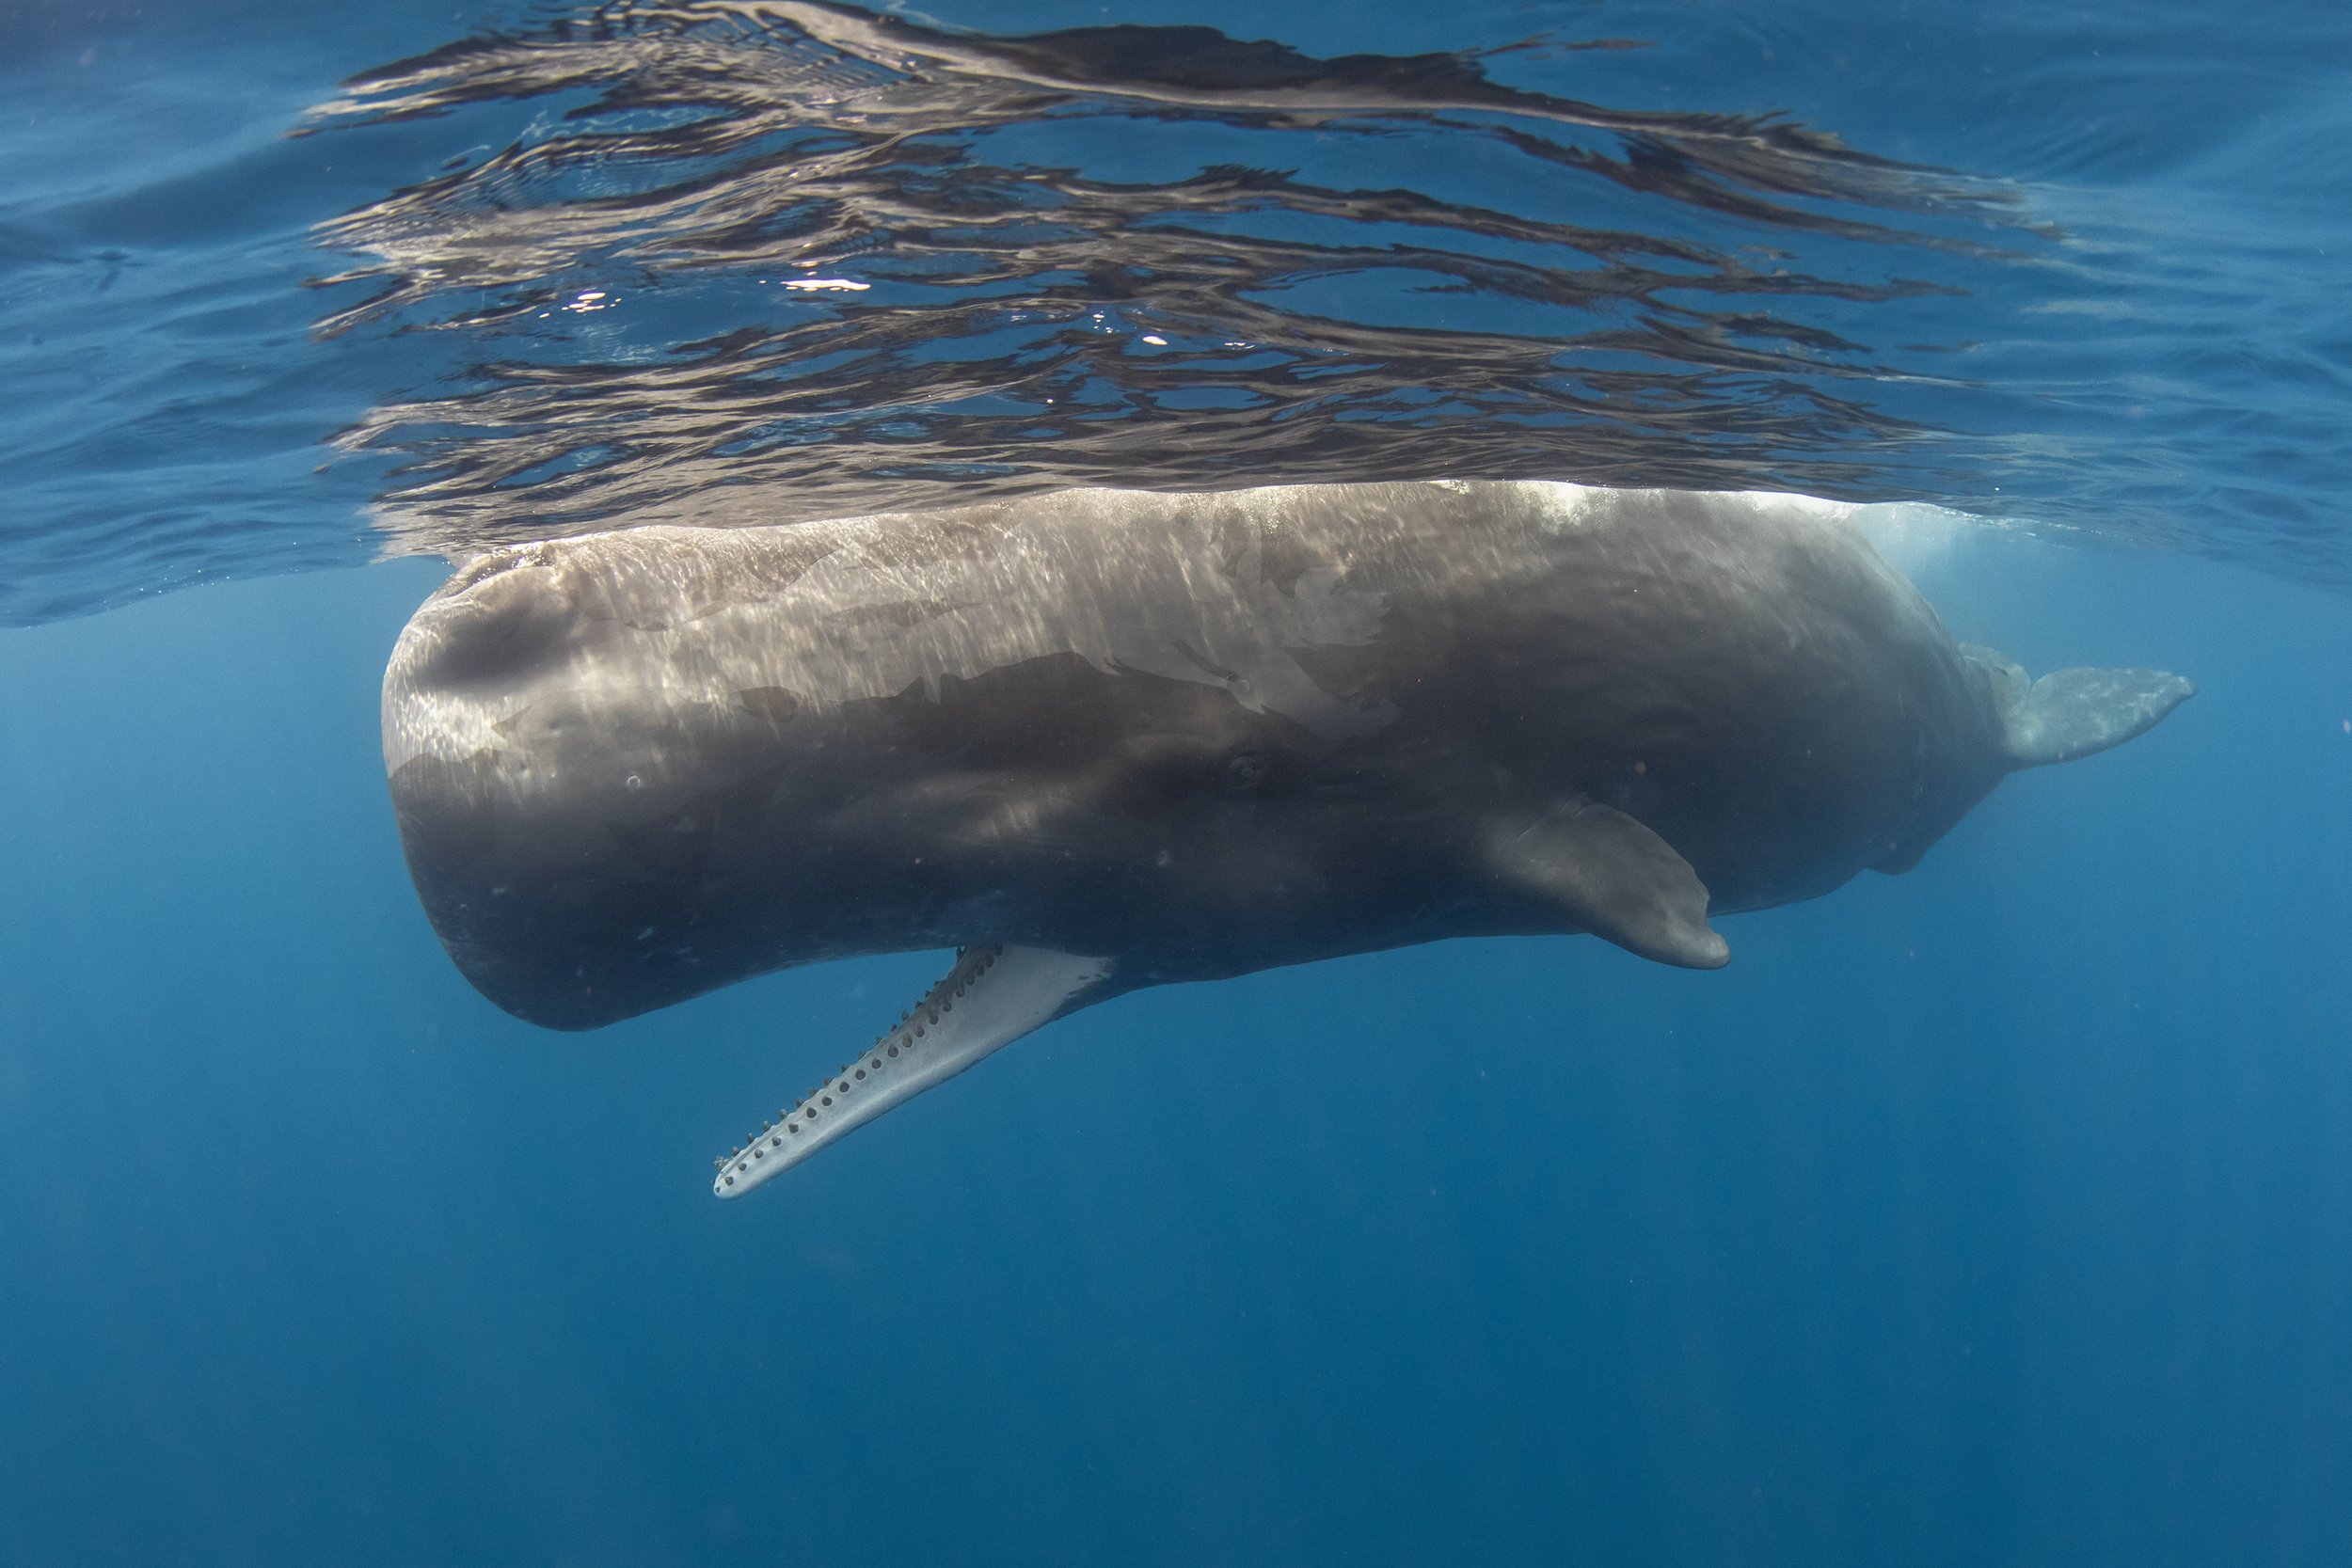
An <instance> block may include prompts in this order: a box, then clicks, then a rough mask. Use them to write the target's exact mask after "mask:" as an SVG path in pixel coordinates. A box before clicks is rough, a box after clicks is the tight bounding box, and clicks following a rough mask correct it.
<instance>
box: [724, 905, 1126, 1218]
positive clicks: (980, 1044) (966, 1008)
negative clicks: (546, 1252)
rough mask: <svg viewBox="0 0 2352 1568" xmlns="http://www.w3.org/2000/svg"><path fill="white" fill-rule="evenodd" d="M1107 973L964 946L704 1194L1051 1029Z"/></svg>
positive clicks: (1066, 960)
mask: <svg viewBox="0 0 2352 1568" xmlns="http://www.w3.org/2000/svg"><path fill="white" fill-rule="evenodd" d="M1110 972H1111V962H1110V960H1109V959H1107V958H1082V957H1080V956H1079V955H1077V954H1074V953H1057V952H1053V951H1050V950H1048V949H1046V948H1041V947H971V948H966V949H965V950H964V951H963V952H962V953H961V954H960V955H959V956H958V957H957V958H956V963H955V967H954V968H953V969H950V970H949V971H948V972H947V974H946V977H945V978H943V979H942V980H941V981H940V982H939V983H938V984H937V985H935V986H933V987H932V988H931V989H930V991H929V992H927V993H926V994H925V995H924V997H923V1000H922V1001H921V1002H920V1003H918V1004H916V1006H915V1007H914V1011H913V1012H910V1013H908V1014H907V1016H906V1017H905V1018H903V1019H901V1020H899V1021H898V1026H897V1027H896V1028H894V1029H892V1030H890V1031H889V1032H888V1033H887V1034H885V1035H883V1036H882V1037H881V1038H880V1039H878V1040H876V1041H875V1042H874V1043H873V1045H872V1046H871V1047H870V1048H869V1049H868V1050H867V1051H866V1053H864V1054H863V1055H861V1056H859V1057H858V1058H857V1060H855V1061H853V1062H849V1063H846V1064H844V1065H843V1066H842V1068H841V1069H840V1070H838V1071H836V1072H835V1073H834V1075H833V1076H832V1077H831V1078H830V1079H828V1080H827V1081H826V1082H824V1083H822V1084H819V1085H818V1086H817V1087H816V1089H815V1090H814V1091H812V1092H811V1093H810V1094H809V1095H808V1096H807V1097H806V1098H805V1099H803V1100H802V1101H800V1102H799V1103H798V1104H796V1105H794V1106H793V1107H792V1108H791V1109H790V1110H788V1111H785V1112H782V1113H780V1116H781V1119H780V1120H778V1121H777V1122H775V1123H774V1124H773V1125H769V1126H763V1127H762V1128H761V1129H760V1132H759V1134H758V1135H757V1136H756V1137H755V1138H754V1139H753V1140H752V1141H751V1143H750V1144H748V1145H746V1146H745V1147H744V1148H739V1149H735V1150H733V1151H731V1152H730V1153H729V1154H728V1155H727V1156H726V1157H725V1158H724V1159H723V1160H721V1161H719V1162H718V1165H719V1174H718V1177H717V1179H716V1180H714V1181H713V1182H712V1183H711V1188H710V1190H711V1191H712V1192H713V1193H716V1194H717V1195H718V1196H721V1197H740V1196H743V1195H744V1194H745V1193H748V1192H750V1191H751V1190H752V1189H753V1188H754V1187H756V1186H758V1185H759V1184H760V1183H761V1182H763V1181H767V1180H772V1179H773V1178H774V1177H775V1176H776V1175H777V1174H778V1173H779V1172H782V1171H785V1170H788V1169H789V1168H791V1167H792V1166H794V1165H797V1164H800V1163H801V1162H802V1161H803V1160H805V1159H807V1158H808V1157H809V1156H810V1155H812V1154H814V1153H816V1152H817V1151H818V1149H820V1148H824V1147H825V1146H826V1145H827V1144H830V1143H832V1142H834V1140H835V1139H837V1138H840V1137H842V1136H844V1135H845V1134H847V1133H848V1132H850V1131H852V1130H853V1129H855V1128H859V1127H863V1126H865V1125H866V1123H867V1122H869V1121H871V1120H873V1119H874V1118H875V1117H878V1116H881V1115H882V1113H883V1112H884V1111H887V1110H889V1109H890V1108H891V1107H892V1106H894V1105H897V1104H898V1103H900V1102H901V1101H907V1100H912V1099H913V1098H914V1096H916V1095H918V1094H921V1093H922V1092H923V1091H924V1090H925V1089H928V1088H930V1087H931V1085H934V1084H940V1083H944V1082H946V1080H947V1079H950V1078H953V1077H954V1076H955V1075H956V1074H957V1073H959V1072H961V1071H962V1070H963V1069H965V1068H968V1067H970V1066H971V1065H972V1064H973V1063H975V1062H977V1061H978V1060H979V1059H980V1058H981V1057H983V1056H986V1055H988V1054H989V1053H991V1052H993V1051H998V1050H1001V1049H1002V1048H1004V1047H1005V1046H1008V1045H1010V1044H1011V1043H1012V1042H1013V1041H1015V1040H1017V1039H1019V1038H1020V1037H1022V1036H1024V1035H1025V1034H1027V1033H1029V1032H1030V1031H1031V1030H1033V1029H1035V1028H1037V1027H1038V1026H1039V1025H1040V1024H1042V1023H1045V1022H1049V1021H1050V1020H1052V1019H1053V1018H1054V1017H1055V1016H1056V1015H1057V1014H1059V1013H1060V1012H1062V1011H1063V1010H1064V1009H1065V1008H1066V1007H1067V1006H1068V1005H1069V1003H1070V1002H1071V1000H1072V999H1073V998H1074V997H1076V996H1078V995H1079V994H1080V993H1081V992H1084V991H1087V990H1091V989H1093V988H1094V987H1096V986H1098V985H1100V984H1101V983H1102V981H1103V980H1104V978H1105V977H1107V976H1108V975H1109V974H1110Z"/></svg>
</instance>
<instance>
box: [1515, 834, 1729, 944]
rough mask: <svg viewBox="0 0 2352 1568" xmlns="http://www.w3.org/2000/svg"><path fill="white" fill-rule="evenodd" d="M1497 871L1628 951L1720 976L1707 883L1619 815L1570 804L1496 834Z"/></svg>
mask: <svg viewBox="0 0 2352 1568" xmlns="http://www.w3.org/2000/svg"><path fill="white" fill-rule="evenodd" d="M1491 851H1492V854H1493V859H1494V863H1495V868H1496V869H1497V870H1498V871H1499V872H1501V873H1502V875H1503V876H1504V877H1505V878H1506V879H1509V880H1511V881H1515V882H1517V883H1518V885H1519V886H1520V887H1522V888H1524V889H1526V890H1528V891H1530V892H1533V893H1537V894H1540V895H1543V896H1545V897H1547V898H1549V899H1550V900H1551V901H1552V902H1553V903H1555V904H1557V905H1559V906H1560V907H1561V908H1562V909H1563V910H1564V911H1565V912H1566V913H1567V915H1568V916H1569V918H1571V919H1572V920H1574V921H1575V922H1576V924H1577V925H1579V926H1581V927H1583V928H1584V929H1586V930H1587V931H1590V932H1592V933H1593V935H1595V936H1597V937H1600V938H1602V939H1604V940H1605V941H1609V942H1615V943H1616V944H1617V945H1618V946H1620V947H1622V948H1624V949H1626V951H1628V952H1629V953H1638V954H1640V955H1641V956H1642V957H1643V958H1651V959H1655V960H1656V961H1657V962H1659V963H1665V964H1678V965H1680V966H1681V967H1683V968H1685V969H1721V968H1722V967H1723V966H1724V965H1725V964H1727V963H1729V962H1730V961H1731V948H1730V946H1729V944H1727V943H1726V942H1724V939H1723V938H1722V937H1719V936H1717V935H1716V934H1715V933H1714V931H1712V930H1711V929H1709V928H1708V924H1707V886H1706V884H1705V883H1703V882H1701V881H1700V880H1699V878H1698V873H1697V872H1695V871H1693V870H1692V869H1691V863H1690V862H1688V861H1686V860H1684V859H1683V858H1682V857H1681V856H1680V855H1678V854H1677V853H1675V850H1674V847H1673V846H1672V845H1670V844H1668V843H1667V842H1666V841H1665V840H1664V839H1662V838H1660V837H1659V836H1658V835H1657V834H1656V833H1654V832H1650V831H1649V829H1647V828H1645V827H1644V826H1642V824H1641V823H1639V822H1637V821H1635V820H1634V819H1633V818H1632V817H1630V816H1627V815H1626V814H1625V813H1623V812H1621V811H1617V810H1615V809H1614V808H1613V807H1609V806H1604V805H1601V804H1599V803H1598V802H1597V801H1593V800H1575V801H1572V802H1570V803H1569V804H1567V805H1565V806H1562V807H1560V808H1558V809H1557V810H1554V811H1551V812H1548V813H1546V814H1545V815H1544V816H1541V817H1539V818H1537V819H1536V820H1535V822H1534V824H1532V825H1530V826H1527V827H1524V828H1521V829H1519V830H1518V831H1517V832H1511V831H1507V830H1506V831H1504V832H1501V833H1499V834H1497V836H1496V838H1495V841H1494V843H1493V844H1492V846H1491Z"/></svg>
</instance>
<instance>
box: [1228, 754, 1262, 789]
mask: <svg viewBox="0 0 2352 1568" xmlns="http://www.w3.org/2000/svg"><path fill="white" fill-rule="evenodd" d="M1273 773H1274V763H1273V760H1272V759H1271V758H1269V757H1268V756H1267V755H1266V754H1265V753H1264V752H1235V753H1234V754H1233V755H1232V756H1230V757H1227V758H1226V759H1225V791H1226V793H1227V794H1229V795H1246V794H1248V792H1249V791H1251V790H1253V789H1255V788H1257V787H1258V786H1259V785H1260V784H1264V783H1265V782H1266V780H1267V779H1268V778H1270V777H1272V776H1273Z"/></svg>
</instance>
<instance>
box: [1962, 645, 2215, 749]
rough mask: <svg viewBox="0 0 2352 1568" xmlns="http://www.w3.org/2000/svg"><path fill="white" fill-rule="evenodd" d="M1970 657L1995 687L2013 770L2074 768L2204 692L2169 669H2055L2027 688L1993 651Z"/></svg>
mask: <svg viewBox="0 0 2352 1568" xmlns="http://www.w3.org/2000/svg"><path fill="white" fill-rule="evenodd" d="M1964 651H1965V652H1966V653H1967V655H1968V657H1970V658H1972V659H1974V660H1975V661H1976V662H1977V663H1978V664H1979V666H1981V667H1982V668H1983V670H1984V671H1985V673H1986V675H1987V676H1988V677H1989V678H1990V679H1991V681H1992V686H1993V705H1994V711H1995V712H1996V713H1998V714H1999V715H2000V720H2001V751H2002V752H2003V754H2004V755H2006V756H2007V757H2008V758H2009V762H2010V767H2011V768H2042V767H2046V766H2048V765H2049V764H2051V763H2054V762H2073V761H2074V759H2075V758H2077V757H2087V756H2091V755H2094V754H2095V753H2097V752H2104V751H2106V750H2107V749H2108V748H2109V747H2111V746H2121V745H2122V744H2123V742H2125V741H2126V740H2129V739H2131V738H2132V737H2133V736H2139V735H2144V734H2146V733H2147V732H2148V731H2149V730H2151V729H2153V728H2154V727H2155V725H2156V724H2157V722H2158V721H2161V720H2162V719H2163V718H2164V716H2165V715H2166V714H2168V713H2170V712H2171V711H2172V710H2173V709H2174V708H2176V707H2178V706H2180V705H2182V704H2183V703H2185V702H2186V701H2188V699H2189V698H2191V697H2193V696H2195V695H2196V694H2197V688H2196V686H2195V685H2194V684H2193V683H2192V682H2189V681H2187V680H2184V679H2183V678H2182V677H2180V676H2179V675H2173V674H2167V673H2165V672H2164V671H2162V670H2090V669H2073V670H2053V671H2051V672H2050V673H2048V674H2046V675H2044V676H2042V678H2041V679H2040V680H2038V681H2035V682H2033V683H2032V684H2031V685H2028V684H2026V673H2025V672H2024V671H2023V670H2020V669H2019V668H2018V667H2017V666H2016V665H2015V664H2013V663H2011V662H2010V660H2008V659H2006V658H2004V657H2001V656H2000V655H1999V654H1996V653H1994V652H1993V651H1992V650H1991V649H1988V648H1978V647H1967V648H1965V649H1964Z"/></svg>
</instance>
